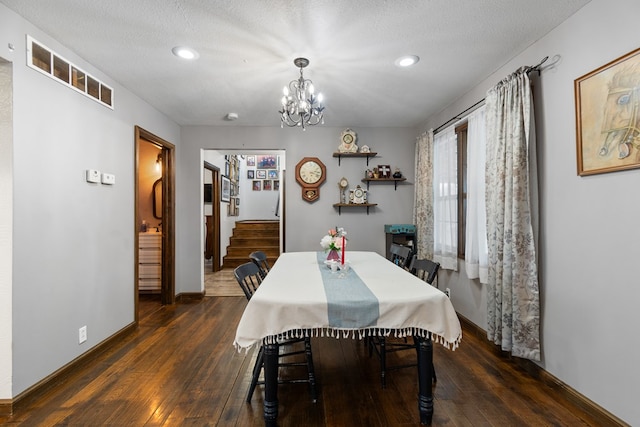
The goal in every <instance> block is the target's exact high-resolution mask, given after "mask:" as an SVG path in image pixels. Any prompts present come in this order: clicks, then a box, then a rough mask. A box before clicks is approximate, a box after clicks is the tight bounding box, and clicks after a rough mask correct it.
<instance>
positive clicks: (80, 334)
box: [78, 326, 87, 344]
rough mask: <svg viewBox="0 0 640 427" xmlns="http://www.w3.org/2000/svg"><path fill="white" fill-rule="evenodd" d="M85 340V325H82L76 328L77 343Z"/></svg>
mask: <svg viewBox="0 0 640 427" xmlns="http://www.w3.org/2000/svg"><path fill="white" fill-rule="evenodd" d="M86 340H87V327H86V326H83V327H82V328H80V329H78V344H82V343H83V342H85V341H86Z"/></svg>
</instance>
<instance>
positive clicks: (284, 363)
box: [233, 262, 318, 403]
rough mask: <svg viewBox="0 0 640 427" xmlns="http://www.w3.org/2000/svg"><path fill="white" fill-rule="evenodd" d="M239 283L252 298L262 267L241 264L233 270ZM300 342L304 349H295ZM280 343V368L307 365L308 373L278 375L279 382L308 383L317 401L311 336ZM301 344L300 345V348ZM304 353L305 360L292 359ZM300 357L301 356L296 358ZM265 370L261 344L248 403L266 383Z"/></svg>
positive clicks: (252, 264) (249, 297) (249, 298)
mask: <svg viewBox="0 0 640 427" xmlns="http://www.w3.org/2000/svg"><path fill="white" fill-rule="evenodd" d="M233 275H234V276H235V278H236V280H237V281H238V284H239V285H240V287H241V288H242V291H243V292H244V295H245V296H246V297H247V300H251V297H252V296H253V294H254V293H255V292H256V291H257V290H258V287H259V286H260V284H261V283H262V280H263V277H262V276H261V273H260V269H259V268H258V266H257V265H256V264H254V263H253V262H247V263H245V264H242V265H240V266H239V267H237V268H236V269H235V270H234V271H233ZM298 343H303V345H304V349H299V350H298V349H294V348H293V346H294V345H295V344H298ZM278 345H279V347H280V349H281V352H280V354H279V355H278V368H281V367H282V368H287V367H289V368H290V367H300V366H305V367H306V368H307V369H306V370H307V374H306V376H305V377H304V378H287V379H282V378H280V376H279V375H278V384H297V383H308V384H309V391H310V393H311V401H312V402H314V403H315V402H316V401H317V400H318V394H317V391H316V379H315V377H316V376H315V370H314V367H313V355H312V353H311V338H310V337H304V338H292V339H284V338H283V339H279V340H278ZM299 347H300V346H298V348H299ZM299 354H304V355H305V358H304V361H291V357H292V356H296V355H299ZM296 359H298V360H299V359H300V358H296ZM263 370H264V347H263V346H262V345H260V350H258V357H257V358H256V363H255V364H254V365H253V373H252V376H251V384H250V385H249V391H248V393H247V399H246V401H247V403H249V402H251V397H252V396H253V392H254V391H255V389H256V387H257V386H258V385H259V384H264V380H260V374H261V373H262V371H263Z"/></svg>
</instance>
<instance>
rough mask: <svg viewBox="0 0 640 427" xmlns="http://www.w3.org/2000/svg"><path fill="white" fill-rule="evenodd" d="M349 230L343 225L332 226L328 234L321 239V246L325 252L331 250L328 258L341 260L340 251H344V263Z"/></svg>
mask: <svg viewBox="0 0 640 427" xmlns="http://www.w3.org/2000/svg"><path fill="white" fill-rule="evenodd" d="M346 236H347V232H346V231H345V229H344V228H342V227H336V228H332V229H330V230H329V231H328V233H327V235H326V236H324V237H323V238H322V239H321V240H320V246H321V247H322V249H324V251H325V252H327V251H329V254H328V255H327V260H328V261H331V260H335V261H340V259H341V257H340V254H338V252H342V263H343V264H344V253H345V252H346V248H347V237H346Z"/></svg>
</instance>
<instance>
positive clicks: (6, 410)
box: [0, 322, 138, 415]
mask: <svg viewBox="0 0 640 427" xmlns="http://www.w3.org/2000/svg"><path fill="white" fill-rule="evenodd" d="M137 327H138V325H137V322H133V323H130V324H129V325H128V326H125V327H124V328H122V329H121V330H119V331H118V332H116V333H115V334H113V335H111V336H110V337H108V338H107V339H105V340H104V341H102V342H101V343H99V344H97V345H96V346H95V347H93V348H91V349H90V350H88V351H87V352H85V353H83V354H81V355H80V356H78V357H76V358H75V359H73V360H72V361H71V362H69V363H67V364H66V365H64V366H63V367H61V368H60V369H58V370H57V371H55V372H53V373H52V374H50V375H48V376H46V377H45V378H43V379H42V380H40V381H38V382H37V383H36V384H34V385H32V386H31V387H29V388H28V389H26V390H25V391H23V392H22V393H20V394H19V395H17V396H16V397H14V398H13V399H3V400H0V415H11V414H13V413H14V412H15V411H16V410H18V409H20V407H21V406H22V405H26V404H28V403H30V402H32V401H34V400H37V399H40V398H41V397H42V396H43V395H44V394H45V393H47V392H48V391H49V390H51V389H52V388H54V387H58V386H59V385H60V384H62V383H65V382H66V381H68V380H69V378H70V377H71V376H72V375H73V374H74V373H75V372H76V371H77V370H78V369H80V368H82V367H84V366H87V365H88V364H90V363H93V362H94V361H95V360H96V359H97V358H98V357H99V356H100V355H102V353H104V352H105V351H107V350H109V349H110V348H111V347H112V346H113V344H114V343H116V342H118V341H120V340H121V339H123V338H124V337H126V336H127V335H129V334H130V333H131V332H133V331H134V330H135V329H136V328H137Z"/></svg>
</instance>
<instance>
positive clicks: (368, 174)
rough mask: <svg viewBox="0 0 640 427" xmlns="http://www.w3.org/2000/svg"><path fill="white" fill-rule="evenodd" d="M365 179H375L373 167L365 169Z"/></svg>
mask: <svg viewBox="0 0 640 427" xmlns="http://www.w3.org/2000/svg"><path fill="white" fill-rule="evenodd" d="M364 177H365V179H373V171H372V170H371V169H367V170H366V171H364Z"/></svg>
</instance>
